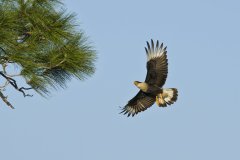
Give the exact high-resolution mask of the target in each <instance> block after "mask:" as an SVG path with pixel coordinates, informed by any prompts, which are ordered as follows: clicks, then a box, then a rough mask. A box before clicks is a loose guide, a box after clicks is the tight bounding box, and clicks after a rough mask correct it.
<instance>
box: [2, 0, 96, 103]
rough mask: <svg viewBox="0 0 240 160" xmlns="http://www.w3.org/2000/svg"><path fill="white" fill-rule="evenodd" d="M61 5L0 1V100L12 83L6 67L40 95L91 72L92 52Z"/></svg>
mask: <svg viewBox="0 0 240 160" xmlns="http://www.w3.org/2000/svg"><path fill="white" fill-rule="evenodd" d="M61 6H62V2H61V1H59V0H0V64H1V65H2V71H1V72H0V74H1V75H2V76H3V78H5V80H6V85H4V86H1V88H2V89H1V88H0V91H1V93H0V97H1V94H2V91H3V88H5V87H6V86H7V84H10V85H12V84H11V82H12V83H13V82H14V81H15V80H14V79H13V76H11V75H8V73H7V72H6V67H7V66H8V65H9V64H15V65H17V66H18V67H19V68H20V71H21V72H20V73H19V74H18V76H21V77H23V78H24V79H25V81H26V83H27V84H28V85H29V86H30V88H32V89H34V90H35V91H37V92H38V93H39V94H41V95H46V94H48V93H49V92H50V89H51V88H55V89H57V88H58V87H66V82H67V81H68V80H70V79H71V78H72V77H76V78H78V79H80V80H84V79H85V78H86V77H88V76H91V75H92V74H93V73H94V70H95V67H94V62H95V59H96V54H95V50H94V49H93V47H92V46H90V45H89V44H88V43H87V39H86V37H85V36H84V33H83V32H82V31H77V29H76V27H77V25H76V24H75V15H74V14H69V13H66V10H65V9H62V8H61ZM4 76H5V77H4ZM13 84H14V83H13ZM15 84H16V85H17V83H15ZM12 86H13V87H14V85H12ZM15 89H17V90H19V89H20V88H19V87H18V86H17V88H16V87H15ZM22 91H23V92H24V89H22ZM3 97H4V96H3ZM1 98H2V97H1ZM5 98H6V97H5ZM2 99H3V98H2Z"/></svg>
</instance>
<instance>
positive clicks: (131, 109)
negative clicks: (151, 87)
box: [121, 91, 155, 117]
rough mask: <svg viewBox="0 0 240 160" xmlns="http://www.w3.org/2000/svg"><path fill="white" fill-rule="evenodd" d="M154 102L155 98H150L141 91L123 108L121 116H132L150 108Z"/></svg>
mask: <svg viewBox="0 0 240 160" xmlns="http://www.w3.org/2000/svg"><path fill="white" fill-rule="evenodd" d="M154 102H155V97H152V96H150V95H148V94H146V93H144V92H142V91H139V92H138V94H137V95H136V96H135V97H133V98H132V99H131V100H130V101H129V102H128V104H127V105H126V106H124V107H123V109H122V112H121V113H123V114H127V115H128V117H129V116H130V115H132V116H134V115H136V114H138V113H139V112H141V111H145V110H146V109H147V108H149V107H151V106H152V105H153V104H154Z"/></svg>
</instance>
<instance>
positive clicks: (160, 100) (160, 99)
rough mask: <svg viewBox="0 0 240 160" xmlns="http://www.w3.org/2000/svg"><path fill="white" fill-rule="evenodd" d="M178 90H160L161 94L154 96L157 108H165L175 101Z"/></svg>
mask: <svg viewBox="0 0 240 160" xmlns="http://www.w3.org/2000/svg"><path fill="white" fill-rule="evenodd" d="M177 97H178V90H177V89H176V88H167V89H162V93H159V94H158V95H157V96H156V103H157V105H158V106H159V107H167V105H171V104H173V103H174V102H176V101H177Z"/></svg>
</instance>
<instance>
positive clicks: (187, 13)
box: [0, 0, 240, 160]
mask: <svg viewBox="0 0 240 160" xmlns="http://www.w3.org/2000/svg"><path fill="white" fill-rule="evenodd" d="M65 4H66V6H65V7H67V9H68V11H69V12H75V13H76V14H77V20H78V21H79V23H80V28H81V29H83V30H84V31H85V32H86V35H87V36H88V37H89V42H91V44H92V45H93V46H95V49H96V50H97V53H98V61H97V63H96V68H97V70H96V73H95V74H94V76H92V77H91V78H89V79H88V80H86V81H84V82H80V81H77V80H72V81H71V82H70V83H69V84H68V88H67V89H65V90H63V89H61V90H59V91H56V92H53V93H52V95H51V97H49V98H48V99H44V98H42V97H40V96H39V95H37V94H35V95H34V97H32V98H23V97H22V95H21V94H19V93H16V92H11V96H10V97H11V99H12V101H13V104H14V106H15V107H16V109H15V110H11V109H9V108H8V107H6V106H5V105H4V103H2V102H0V106H1V108H0V131H1V132H0V159H2V160H16V159H18V160H33V159H34V160H53V159H54V160H55V159H56V160H69V159H71V160H94V159H98V160H112V159H114V160H122V159H126V160H129V159H137V160H146V159H151V160H159V159H164V160H176V159H184V160H192V159H194V160H202V159H204V160H212V159H218V160H226V159H231V160H238V159H240V153H239V148H240V138H239V135H240V126H239V121H240V118H239V113H240V108H239V107H240V102H239V99H240V85H239V82H240V76H239V68H240V64H239V60H240V54H239V48H240V46H239V42H240V30H239V28H240V22H239V15H240V2H239V1H237V0H235V1H234V0H229V1H223V0H219V1H217V0H212V1H209V0H201V1H190V0H182V1H177V0H169V1H161V0H158V1H157V0H148V1H137V0H132V1H128V0H122V1H110V0H102V1H96V0H95V1H93V0H88V1H81V0H65ZM151 38H153V39H154V40H159V41H161V42H164V44H166V45H167V46H168V59H169V74H168V79H167V82H166V84H165V87H176V88H178V89H179V99H178V101H177V102H176V103H175V104H174V105H172V106H170V107H167V108H159V107H157V106H156V105H154V106H152V107H151V108H150V109H148V110H146V111H145V112H143V113H140V114H138V115H137V116H135V117H134V118H127V117H126V116H124V115H119V114H118V113H119V112H120V109H119V106H124V105H125V104H126V103H127V101H128V100H130V99H131V98H132V97H133V96H134V95H135V94H136V93H137V91H138V89H137V88H136V87H135V86H134V85H133V81H135V80H139V81H143V80H144V79H145V75H146V67H145V65H146V56H145V51H144V47H145V45H146V41H147V40H150V39H151Z"/></svg>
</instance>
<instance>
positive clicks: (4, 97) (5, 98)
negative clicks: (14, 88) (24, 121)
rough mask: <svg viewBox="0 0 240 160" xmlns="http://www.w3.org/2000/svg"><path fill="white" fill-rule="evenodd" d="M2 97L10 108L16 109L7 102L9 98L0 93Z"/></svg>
mask: <svg viewBox="0 0 240 160" xmlns="http://www.w3.org/2000/svg"><path fill="white" fill-rule="evenodd" d="M0 97H1V98H2V100H3V102H5V103H6V105H8V106H9V107H10V108H12V109H14V107H13V105H12V104H11V103H10V102H9V101H8V100H7V97H6V96H4V95H3V93H2V92H1V91H0Z"/></svg>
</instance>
